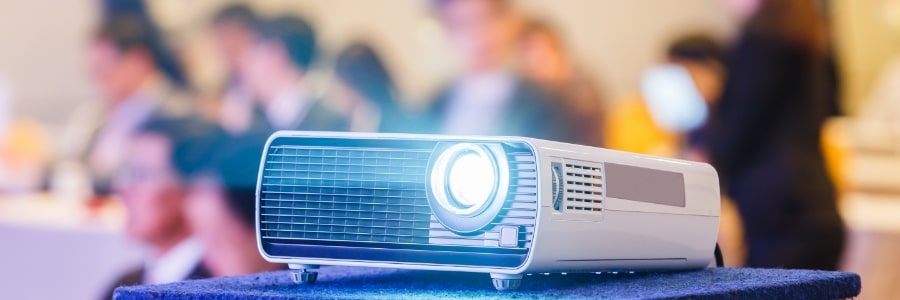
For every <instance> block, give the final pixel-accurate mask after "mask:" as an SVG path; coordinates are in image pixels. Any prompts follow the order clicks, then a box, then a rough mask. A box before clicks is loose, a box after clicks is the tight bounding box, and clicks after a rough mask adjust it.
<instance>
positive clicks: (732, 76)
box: [709, 0, 844, 270]
mask: <svg viewBox="0 0 900 300" xmlns="http://www.w3.org/2000/svg"><path fill="white" fill-rule="evenodd" d="M814 5H815V4H814V2H813V1H806V0H789V1H783V0H765V1H762V2H760V5H759V7H758V10H757V11H756V13H755V14H754V15H753V16H752V17H751V18H750V19H749V21H748V23H747V24H746V27H745V28H744V30H743V31H742V32H741V34H740V37H739V38H738V40H737V43H736V44H735V46H734V48H733V50H732V51H733V52H732V53H731V57H730V59H729V61H728V64H727V65H728V71H727V79H726V82H725V86H724V89H723V94H722V98H721V102H720V103H719V104H718V107H717V108H716V109H715V112H714V116H713V118H714V119H713V124H711V126H712V127H711V129H710V130H711V131H710V138H709V143H710V156H711V159H712V162H713V164H714V165H715V166H716V168H717V170H718V172H719V174H720V175H721V177H722V179H723V180H722V182H723V183H724V185H725V190H726V191H727V193H728V195H730V196H731V197H732V198H733V199H734V200H735V202H736V204H737V206H738V210H739V212H740V215H741V217H742V219H743V223H744V231H745V237H746V241H747V245H748V256H747V262H746V265H747V266H749V267H780V268H804V269H823V270H834V269H836V268H837V264H838V261H839V259H840V256H841V252H842V249H843V244H844V227H843V223H842V220H841V218H840V216H839V215H838V211H837V207H836V203H835V202H836V194H835V188H834V186H833V184H832V181H831V179H830V178H829V177H828V174H827V173H826V169H825V163H824V159H823V154H822V150H821V148H820V147H821V144H820V130H821V128H822V124H823V122H824V121H825V118H826V117H827V115H828V106H829V104H828V101H827V99H828V95H827V94H826V93H827V91H828V90H829V89H828V87H827V86H826V84H827V82H828V81H827V78H826V75H827V72H826V71H825V68H826V63H825V60H824V58H825V54H826V51H827V48H826V45H827V42H826V40H825V32H824V30H823V27H822V25H821V24H822V21H821V19H820V17H819V16H818V15H817V13H816V11H815V6H814Z"/></svg>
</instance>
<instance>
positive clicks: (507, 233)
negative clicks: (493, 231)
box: [499, 226, 519, 248]
mask: <svg viewBox="0 0 900 300" xmlns="http://www.w3.org/2000/svg"><path fill="white" fill-rule="evenodd" d="M499 243H500V247H508V248H515V247H518V246H519V228H518V227H512V226H503V227H500V240H499Z"/></svg>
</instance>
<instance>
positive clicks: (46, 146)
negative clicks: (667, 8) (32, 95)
mask: <svg viewBox="0 0 900 300" xmlns="http://www.w3.org/2000/svg"><path fill="white" fill-rule="evenodd" d="M13 101H14V99H13V91H12V89H11V88H10V87H9V85H8V84H7V82H6V81H4V80H3V78H2V76H0V193H28V192H35V191H37V190H38V189H39V188H41V184H42V183H43V180H44V175H45V174H44V173H45V168H46V167H47V163H48V161H49V159H50V138H49V137H48V134H47V132H46V130H45V129H44V127H43V126H41V124H40V123H38V122H36V121H34V120H31V119H29V118H25V117H21V116H15V115H14V113H13Z"/></svg>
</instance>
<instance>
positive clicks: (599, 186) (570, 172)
mask: <svg viewBox="0 0 900 300" xmlns="http://www.w3.org/2000/svg"><path fill="white" fill-rule="evenodd" d="M562 166H563V167H562V177H563V198H564V199H565V201H564V203H563V204H562V205H560V208H561V209H562V210H563V211H564V212H566V213H588V214H602V213H603V204H604V203H603V202H604V199H605V191H606V187H605V186H604V174H603V165H602V164H600V163H592V162H585V161H573V160H569V161H566V162H565V163H564V164H562Z"/></svg>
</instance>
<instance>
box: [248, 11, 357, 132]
mask: <svg viewBox="0 0 900 300" xmlns="http://www.w3.org/2000/svg"><path fill="white" fill-rule="evenodd" d="M316 47H317V42H316V34H315V32H314V31H313V28H312V26H311V25H310V24H309V23H307V22H306V21H305V20H303V19H301V18H299V17H295V16H281V17H276V18H274V19H271V20H266V21H263V22H262V23H261V25H260V30H259V37H258V38H257V39H256V40H255V42H254V44H253V46H252V47H251V49H250V50H249V51H247V52H246V53H245V55H243V57H242V58H241V62H240V64H241V67H240V72H241V73H240V74H241V77H240V80H242V81H243V82H244V83H245V84H246V86H247V88H248V89H249V90H250V92H251V94H252V96H253V97H254V99H255V100H256V101H258V103H259V104H258V107H259V108H260V109H261V111H259V112H257V113H256V116H255V119H256V125H259V126H261V128H265V130H266V131H269V132H271V131H274V130H319V131H344V130H347V129H348V126H349V125H348V121H347V120H346V118H344V117H343V116H341V115H340V114H339V113H337V112H335V111H334V110H333V109H331V108H329V107H327V106H325V104H324V103H323V101H322V100H321V99H318V98H317V97H316V96H315V95H314V94H313V93H312V86H311V84H309V82H308V81H307V80H306V79H307V75H308V73H309V72H310V70H311V68H312V64H313V60H314V59H315V57H316Z"/></svg>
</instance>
